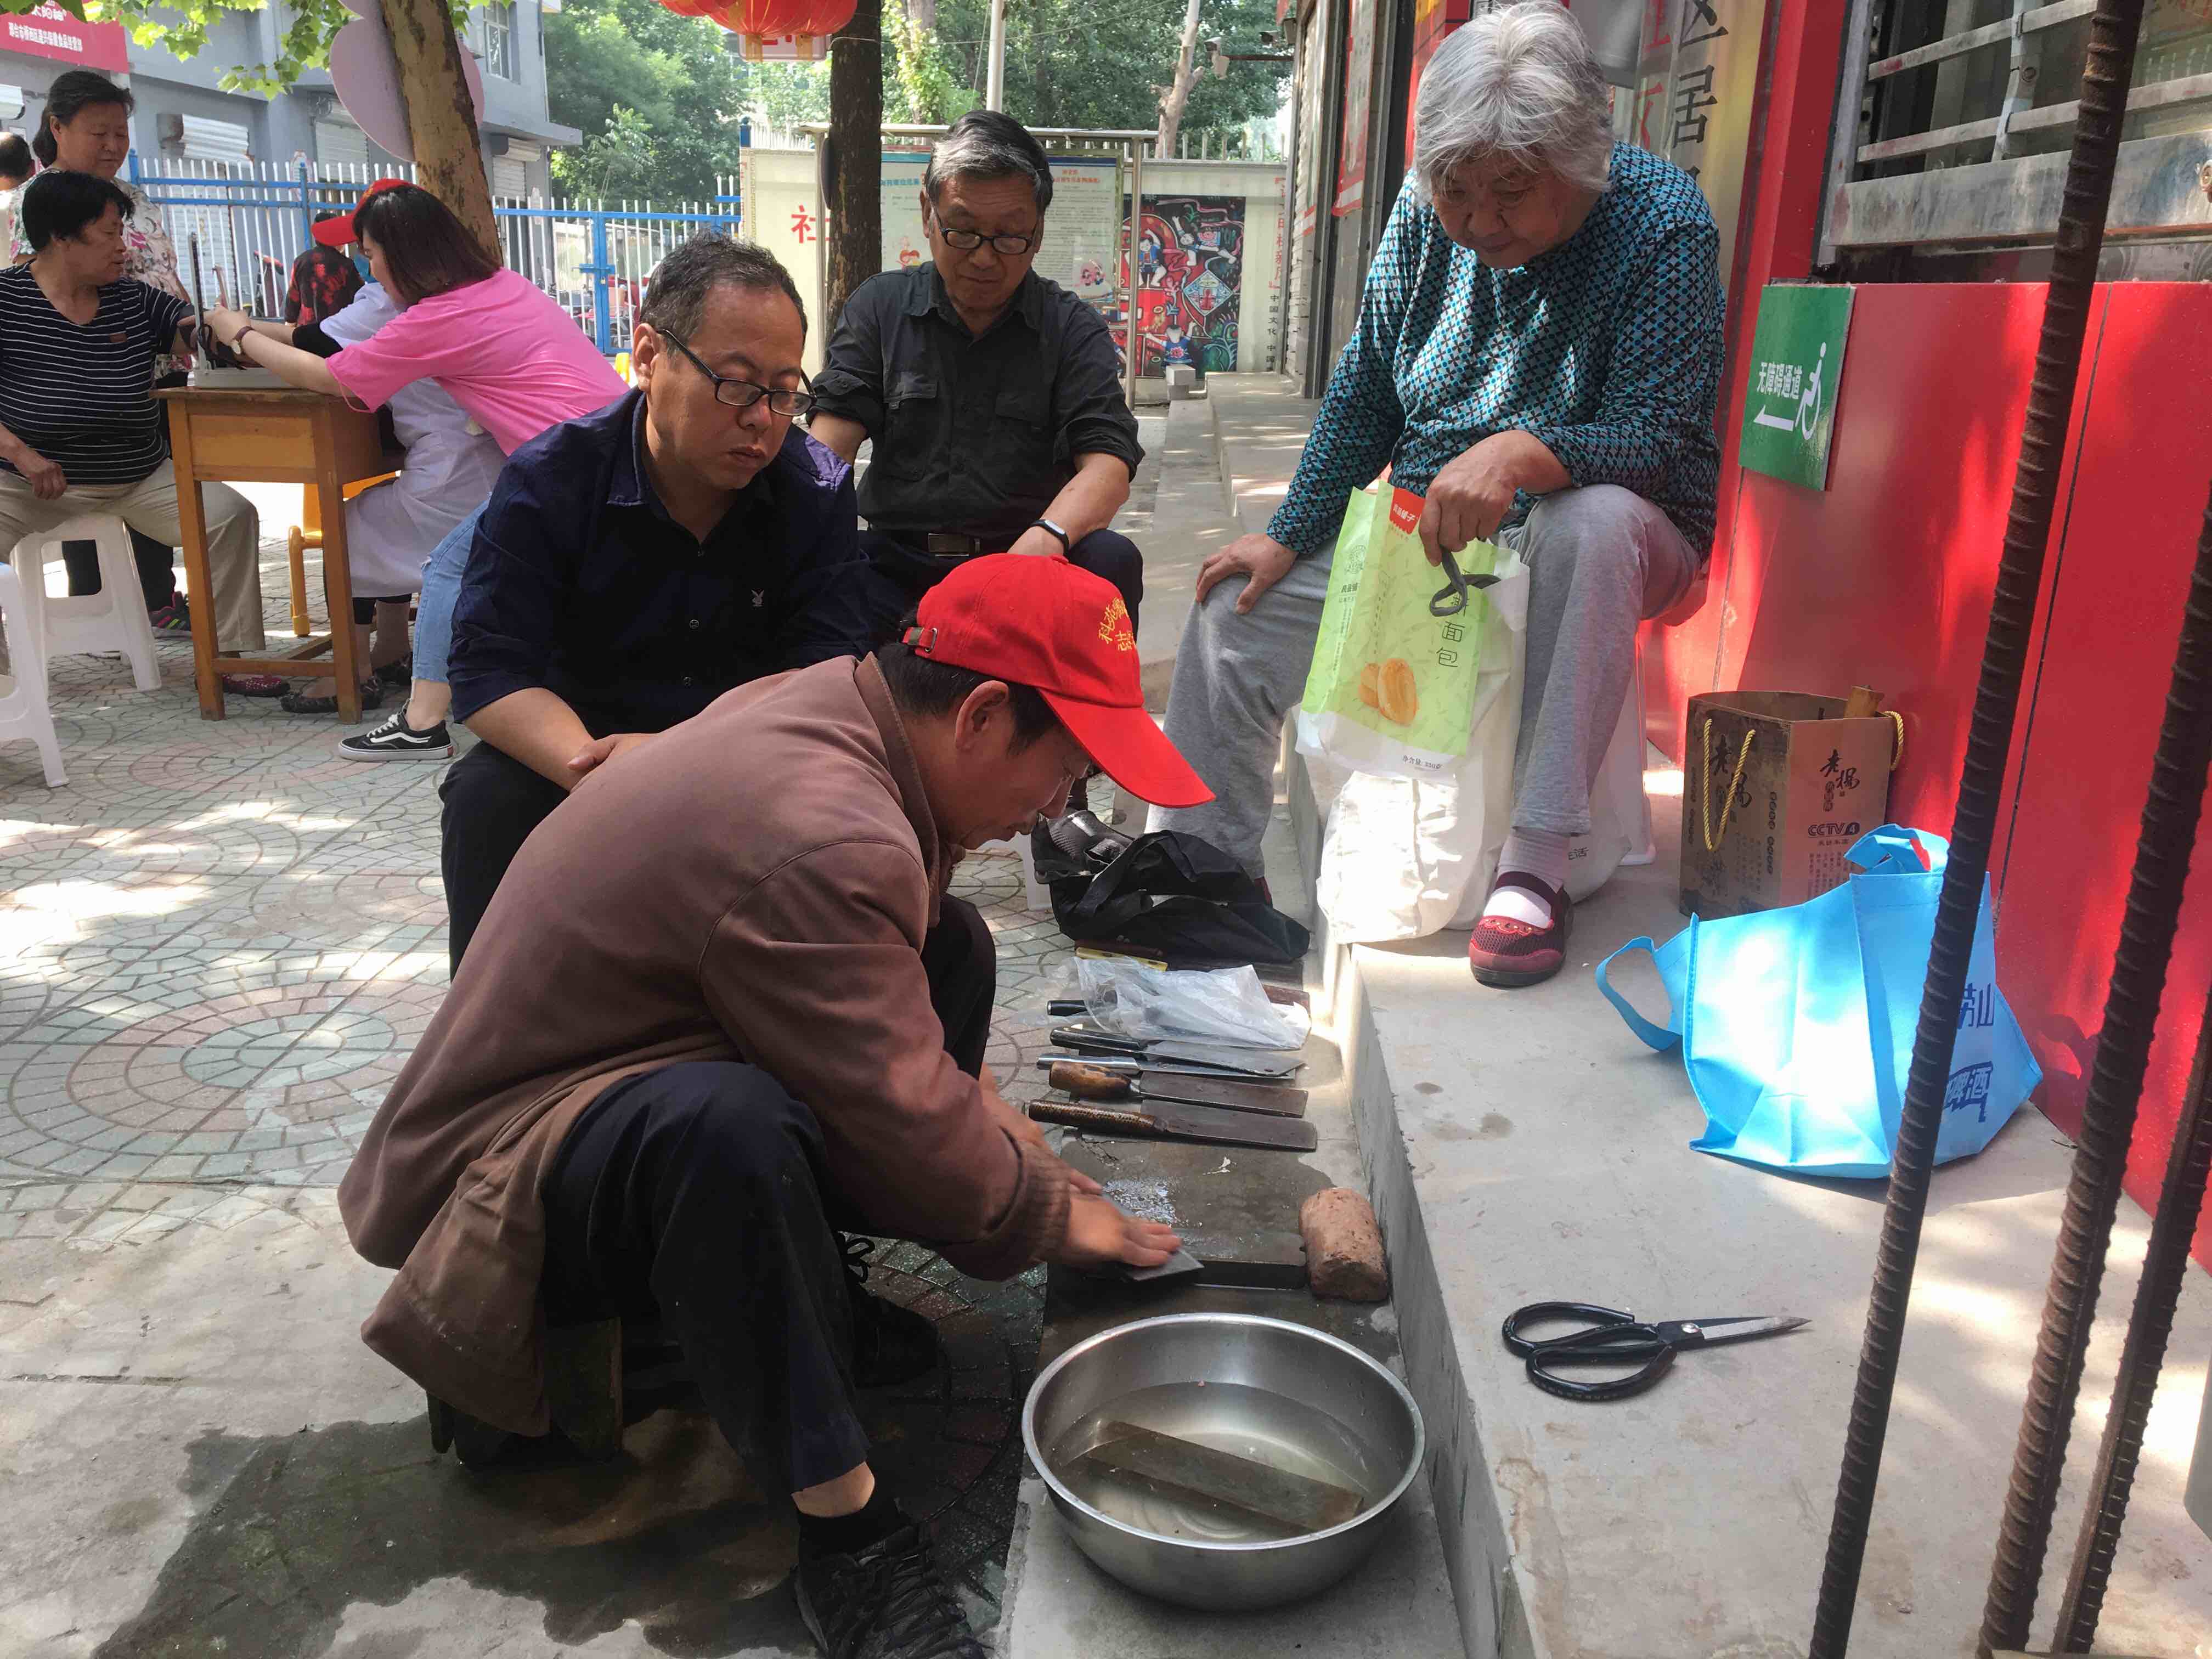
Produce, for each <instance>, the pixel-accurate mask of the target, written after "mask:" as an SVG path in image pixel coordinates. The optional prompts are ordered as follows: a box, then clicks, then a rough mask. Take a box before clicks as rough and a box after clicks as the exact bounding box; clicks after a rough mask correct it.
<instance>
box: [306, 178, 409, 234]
mask: <svg viewBox="0 0 2212 1659" xmlns="http://www.w3.org/2000/svg"><path fill="white" fill-rule="evenodd" d="M406 182H407V181H406V180H405V179H378V180H377V181H376V182H375V183H374V184H373V185H370V186H369V187H368V189H367V190H365V191H362V193H361V201H360V202H356V203H355V204H353V213H341V214H340V215H338V216H337V218H335V219H325V220H324V221H322V222H320V223H319V224H318V225H316V226H315V227H314V230H313V235H314V238H315V240H317V241H319V242H320V243H321V244H322V245H323V246H325V247H343V246H345V245H346V244H347V243H348V242H357V241H359V240H361V238H360V237H359V236H358V235H356V234H355V232H354V228H353V215H354V213H359V212H360V211H361V204H362V202H366V201H367V200H368V198H369V197H372V196H375V195H380V194H381V193H382V192H383V191H387V190H397V189H398V188H399V186H400V185H404V184H405V183H406Z"/></svg>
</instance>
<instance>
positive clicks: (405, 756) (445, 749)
mask: <svg viewBox="0 0 2212 1659" xmlns="http://www.w3.org/2000/svg"><path fill="white" fill-rule="evenodd" d="M338 753H339V754H340V755H342V756H343V757H345V758H346V759H347V760H350V761H410V760H428V761H441V760H450V759H452V758H453V739H452V738H449V737H447V735H446V723H445V721H443V720H440V721H439V722H438V723H437V724H436V725H435V726H432V727H431V728H430V729H429V730H428V731H427V732H417V731H416V730H415V729H414V728H413V727H411V726H409V725H408V724H407V711H406V710H405V709H404V708H402V709H401V710H400V711H399V712H398V714H394V715H393V716H392V718H391V719H390V720H386V721H385V722H384V724H383V725H381V726H371V727H369V729H368V731H366V732H355V733H354V735H353V736H351V737H349V738H340V739H339V741H338Z"/></svg>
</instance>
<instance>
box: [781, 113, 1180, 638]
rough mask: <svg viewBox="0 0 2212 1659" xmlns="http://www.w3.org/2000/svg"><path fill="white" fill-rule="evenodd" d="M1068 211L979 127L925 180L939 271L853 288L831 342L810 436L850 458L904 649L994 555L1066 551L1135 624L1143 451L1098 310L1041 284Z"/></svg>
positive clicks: (1025, 151)
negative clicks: (1130, 533)
mask: <svg viewBox="0 0 2212 1659" xmlns="http://www.w3.org/2000/svg"><path fill="white" fill-rule="evenodd" d="M1051 204H1052V169H1051V167H1050V165H1049V164H1048V162H1047V161H1046V159H1045V154H1044V151H1043V149H1042V148H1041V147H1040V146H1039V145H1038V143H1037V141H1036V139H1035V138H1033V137H1030V134H1029V132H1028V131H1027V130H1026V129H1025V128H1024V127H1023V126H1022V125H1021V124H1020V123H1019V122H1018V121H1016V120H1014V119H1013V118H1012V117H1011V116H1007V115H1002V114H1000V113H998V112H995V111H992V110H977V111H975V112H972V113H970V114H968V115H964V116H963V117H962V118H960V119H959V120H958V121H957V122H955V123H954V124H953V125H952V127H951V131H948V132H947V133H946V134H945V137H943V138H942V139H940V140H939V142H938V145H937V149H936V152H935V154H933V155H932V156H931V157H930V161H929V166H928V167H927V170H926V171H925V172H924V173H923V174H922V191H921V208H922V227H923V230H924V232H925V233H926V234H927V236H928V238H929V250H930V253H931V255H932V262H931V263H929V264H923V265H919V266H916V267H915V269H914V270H897V271H886V272H884V274H883V275H881V276H872V277H871V278H869V279H868V281H866V283H862V284H861V285H860V287H859V288H858V289H855V290H854V293H853V295H852V297H851V298H850V299H848V301H846V302H845V309H844V312H843V314H842V316H841V317H840V318H839V319H838V323H837V327H836V332H835V333H833V334H832V335H831V336H830V338H829V349H828V354H827V358H826V361H825V362H824V364H823V370H822V378H821V380H820V381H819V382H818V383H817V386H816V387H815V394H816V396H815V413H814V416H813V419H812V422H811V426H810V429H811V431H812V433H813V435H815V436H816V437H817V438H818V439H820V440H821V441H823V443H825V444H827V445H829V447H830V448H832V449H834V450H835V451H836V452H837V453H838V454H840V455H842V456H843V457H844V458H845V459H847V460H848V461H849V460H851V459H853V458H854V456H855V455H856V454H857V453H859V451H860V442H861V440H863V439H864V438H872V439H873V440H874V441H875V447H874V450H873V452H872V455H871V458H870V460H869V463H868V468H867V471H866V474H865V476H864V477H862V479H861V482H860V511H861V513H862V514H863V515H864V516H866V519H867V521H868V529H867V531H866V533H864V534H863V535H862V536H861V538H860V543H861V546H862V547H863V549H864V550H866V553H867V556H868V559H869V562H870V563H871V564H872V567H873V568H874V572H875V576H876V588H877V595H878V599H877V614H876V617H875V623H876V628H877V631H878V637H879V638H887V637H889V635H890V632H891V631H892V630H893V629H896V626H897V624H898V622H899V620H900V618H901V617H903V616H904V615H905V614H906V612H907V611H909V610H911V609H912V608H913V607H914V605H915V603H916V602H917V601H919V600H920V599H921V595H922V594H923V593H925V592H927V591H928V590H929V589H930V588H931V587H932V586H934V585H935V584H936V583H938V582H939V581H940V580H943V579H944V577H945V574H946V573H948V572H949V571H951V570H952V569H953V568H956V567H957V566H958V565H959V564H960V563H961V562H963V561H964V560H967V559H969V558H973V557H974V556H976V555H977V554H980V553H995V552H1001V551H1011V552H1015V553H1040V554H1053V553H1065V554H1066V555H1067V556H1068V558H1069V559H1070V560H1071V561H1072V562H1074V563H1075V564H1078V565H1079V566H1081V567H1082V568H1085V569H1086V570H1089V571H1091V572H1093V573H1094V574H1097V575H1100V576H1103V577H1104V578H1105V579H1106V580H1108V581H1110V582H1111V583H1113V584H1114V586H1115V588H1117V589H1118V590H1119V591H1120V592H1121V599H1122V602H1123V603H1124V604H1125V605H1127V608H1128V611H1129V614H1130V616H1131V617H1135V615H1136V613H1137V607H1138V604H1139V600H1140V599H1142V598H1143V596H1144V559H1143V556H1141V555H1140V554H1139V552H1138V550H1137V548H1136V545H1135V544H1133V543H1132V542H1131V541H1130V540H1129V539H1128V538H1127V537H1125V536H1119V535H1116V534H1115V532H1113V531H1111V530H1109V529H1108V528H1107V526H1108V525H1109V524H1110V523H1112V522H1113V519H1114V515H1115V513H1117V512H1119V511H1120V510H1121V504H1122V503H1123V502H1124V501H1127V500H1128V499H1129V482H1130V480H1131V479H1132V478H1133V477H1135V475H1136V471H1137V464H1138V462H1139V461H1140V460H1142V459H1144V451H1143V450H1142V449H1140V448H1139V447H1138V445H1137V422H1136V419H1135V417H1134V416H1132V415H1131V414H1130V412H1129V405H1128V403H1127V399H1125V398H1123V397H1122V395H1121V379H1120V376H1119V374H1118V372H1117V366H1116V362H1115V352H1114V337H1113V335H1112V333H1111V331H1109V329H1108V328H1107V326H1106V324H1105V322H1104V320H1103V319H1101V318H1100V317H1099V315H1098V313H1097V312H1095V311H1093V310H1092V309H1091V307H1089V306H1087V305H1085V304H1084V302H1083V301H1081V300H1079V299H1078V298H1077V297H1076V296H1075V295H1073V294H1070V293H1068V292H1067V291H1066V289H1061V288H1060V287H1059V286H1058V285H1057V284H1055V283H1050V282H1048V281H1047V280H1045V278H1043V277H1042V276H1037V275H1036V272H1035V271H1034V270H1032V269H1031V266H1033V265H1034V264H1036V252H1037V245H1038V243H1039V242H1040V241H1041V240H1042V239H1043V236H1044V216H1045V210H1046V209H1047V208H1048V207H1049V206H1050V205H1051Z"/></svg>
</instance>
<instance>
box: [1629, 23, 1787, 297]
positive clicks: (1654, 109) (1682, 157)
mask: <svg viewBox="0 0 2212 1659" xmlns="http://www.w3.org/2000/svg"><path fill="white" fill-rule="evenodd" d="M1766 3H1767V0H1650V3H1649V4H1648V5H1647V6H1646V7H1645V9H1644V46H1643V52H1642V55H1641V57H1640V58H1639V59H1638V68H1637V85H1636V94H1635V102H1634V106H1633V107H1634V116H1633V122H1632V126H1633V131H1634V135H1635V142H1636V143H1638V144H1640V145H1642V146H1643V147H1644V149H1648V150H1650V151H1652V152H1653V153H1655V154H1656V155H1663V156H1665V157H1666V158H1667V159H1668V161H1672V162H1673V163H1674V165H1675V166H1676V167H1680V168H1681V169H1682V171H1683V172H1685V173H1688V174H1689V175H1690V177H1692V179H1696V180H1697V181H1698V185H1699V188H1700V189H1701V190H1703V191H1705V200H1706V202H1707V203H1708V204H1710V205H1711V208H1712V210H1713V223H1714V226H1715V228H1717V229H1718V231H1719V232H1720V269H1721V273H1722V276H1723V279H1725V277H1726V276H1727V274H1728V271H1729V268H1730V266H1731V264H1732V263H1733V261H1734V258H1735V230H1736V216H1737V214H1738V212H1739V210H1740V209H1741V204H1742V199H1743V175H1744V168H1745V166H1746V164H1747V161H1748V160H1749V158H1750V153H1751V116H1752V107H1753V103H1754V101H1755V100H1756V94H1757V91H1758V77H1759V38H1760V36H1761V35H1762V34H1763V33H1765V25H1766Z"/></svg>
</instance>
